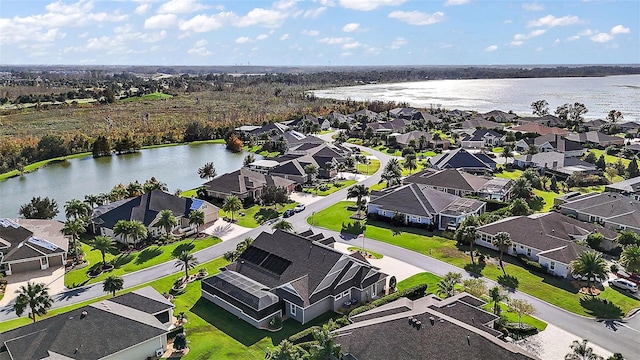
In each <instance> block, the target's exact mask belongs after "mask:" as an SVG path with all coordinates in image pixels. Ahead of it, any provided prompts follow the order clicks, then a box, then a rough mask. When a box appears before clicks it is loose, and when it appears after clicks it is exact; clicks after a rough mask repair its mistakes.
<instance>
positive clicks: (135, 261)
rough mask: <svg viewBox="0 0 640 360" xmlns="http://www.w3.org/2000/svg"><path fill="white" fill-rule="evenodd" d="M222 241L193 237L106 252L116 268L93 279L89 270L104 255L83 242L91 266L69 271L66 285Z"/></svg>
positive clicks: (137, 267)
mask: <svg viewBox="0 0 640 360" xmlns="http://www.w3.org/2000/svg"><path fill="white" fill-rule="evenodd" d="M220 242H221V240H220V239H218V238H214V237H207V238H202V239H197V240H195V241H194V240H193V239H186V240H182V241H178V242H175V243H173V244H169V245H164V246H155V245H153V246H149V247H147V248H146V249H144V250H142V251H139V252H134V253H129V254H122V253H120V252H119V251H117V250H114V251H113V252H112V253H110V254H106V256H105V258H106V260H107V262H111V263H112V264H114V265H115V268H114V269H113V270H112V271H109V272H106V273H102V274H101V275H100V276H98V277H95V278H93V279H89V278H88V277H87V272H88V271H89V269H90V268H91V267H92V266H93V265H95V264H98V263H100V262H102V255H101V254H100V252H99V251H97V250H92V249H91V247H90V246H89V245H87V244H85V243H82V249H83V250H84V252H85V259H86V260H87V261H89V266H87V267H84V268H82V269H77V270H71V271H69V272H67V273H66V274H65V276H64V285H65V286H66V287H68V288H70V289H71V288H74V287H77V286H82V285H87V284H93V283H96V282H101V281H102V280H104V279H105V278H106V277H107V276H109V275H119V276H120V275H124V274H126V273H130V272H134V271H137V270H142V269H145V268H148V267H151V266H154V265H158V264H161V263H163V262H167V261H169V260H171V256H172V254H173V253H174V252H175V253H179V252H181V251H184V250H190V251H192V252H195V251H198V250H202V249H204V248H206V247H209V246H212V245H215V244H218V243H220Z"/></svg>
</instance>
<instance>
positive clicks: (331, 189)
mask: <svg viewBox="0 0 640 360" xmlns="http://www.w3.org/2000/svg"><path fill="white" fill-rule="evenodd" d="M378 166H380V164H378ZM355 183H357V181H355V180H336V182H335V183H333V184H325V185H326V186H327V187H328V188H326V190H321V189H320V188H318V191H316V188H304V189H303V190H302V191H303V192H305V193H307V194H314V195H318V196H327V195H331V194H333V193H334V192H336V191H340V190H342V189H344V188H346V187H349V186H351V185H353V184H355ZM336 185H338V186H336Z"/></svg>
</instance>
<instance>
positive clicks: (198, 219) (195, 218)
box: [189, 210, 205, 237]
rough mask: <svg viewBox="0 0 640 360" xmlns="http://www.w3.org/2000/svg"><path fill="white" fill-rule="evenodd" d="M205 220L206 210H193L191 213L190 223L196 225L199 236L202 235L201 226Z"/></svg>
mask: <svg viewBox="0 0 640 360" xmlns="http://www.w3.org/2000/svg"><path fill="white" fill-rule="evenodd" d="M204 222H205V215H204V211H202V210H191V212H190V213H189V225H195V226H196V231H197V232H198V235H197V236H200V226H202V225H204ZM197 236H196V237H197Z"/></svg>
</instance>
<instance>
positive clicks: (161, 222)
mask: <svg viewBox="0 0 640 360" xmlns="http://www.w3.org/2000/svg"><path fill="white" fill-rule="evenodd" d="M156 225H158V226H160V227H162V228H163V229H164V233H165V235H169V233H170V232H171V229H173V228H174V227H175V226H177V225H178V218H176V217H175V215H173V212H172V211H171V210H167V209H164V210H160V212H159V213H158V221H157V222H156Z"/></svg>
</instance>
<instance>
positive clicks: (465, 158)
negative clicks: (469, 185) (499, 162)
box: [429, 148, 496, 171]
mask: <svg viewBox="0 0 640 360" xmlns="http://www.w3.org/2000/svg"><path fill="white" fill-rule="evenodd" d="M480 155H481V154H472V153H470V152H468V151H466V150H465V149H462V148H459V149H455V150H451V151H449V152H447V153H442V154H440V155H436V156H434V157H432V158H430V159H429V164H430V165H431V166H432V167H433V168H436V169H440V170H442V169H447V168H450V169H468V170H473V171H478V170H486V171H491V170H493V169H494V168H495V166H496V163H495V161H493V160H492V159H490V158H489V157H487V156H486V155H485V156H483V157H480Z"/></svg>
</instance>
